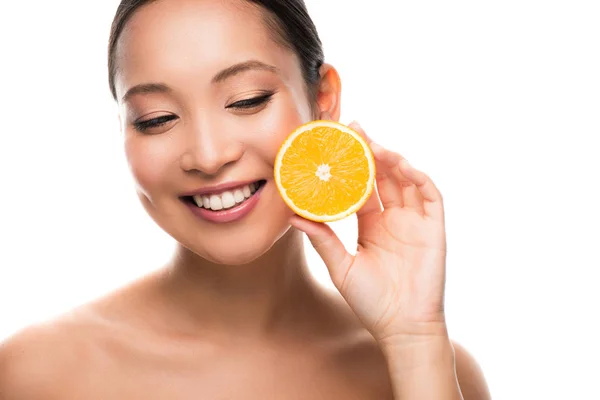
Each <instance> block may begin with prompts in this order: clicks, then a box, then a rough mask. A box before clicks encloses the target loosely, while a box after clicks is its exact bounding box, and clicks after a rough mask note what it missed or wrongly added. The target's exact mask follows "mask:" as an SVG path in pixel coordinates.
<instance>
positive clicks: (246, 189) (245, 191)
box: [242, 185, 252, 198]
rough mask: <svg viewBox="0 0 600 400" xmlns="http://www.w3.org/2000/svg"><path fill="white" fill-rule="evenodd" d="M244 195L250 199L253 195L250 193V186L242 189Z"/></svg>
mask: <svg viewBox="0 0 600 400" xmlns="http://www.w3.org/2000/svg"><path fill="white" fill-rule="evenodd" d="M242 193H244V197H245V198H248V197H250V196H251V195H252V193H250V186H248V185H246V186H244V187H243V188H242Z"/></svg>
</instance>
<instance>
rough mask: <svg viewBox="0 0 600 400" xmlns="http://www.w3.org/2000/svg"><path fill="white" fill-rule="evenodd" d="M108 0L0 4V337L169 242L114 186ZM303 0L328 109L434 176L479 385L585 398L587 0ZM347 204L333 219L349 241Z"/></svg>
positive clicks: (594, 207)
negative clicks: (322, 65) (334, 85)
mask: <svg viewBox="0 0 600 400" xmlns="http://www.w3.org/2000/svg"><path fill="white" fill-rule="evenodd" d="M117 3H118V2H117V1H116V0H110V1H109V0H103V1H79V0H77V1H76V0H70V1H64V0H63V1H41V0H38V1H27V2H24V1H10V2H3V3H2V5H1V6H0V41H1V43H0V44H1V47H0V49H1V51H2V56H1V62H0V72H1V75H0V79H1V82H2V84H1V88H2V90H1V93H2V98H1V101H2V105H1V107H0V116H1V118H2V125H1V134H0V137H1V141H0V174H1V176H0V191H1V197H0V205H1V207H0V339H1V338H4V337H6V336H8V335H10V334H11V333H13V332H15V331H17V330H19V329H21V328H22V327H23V326H25V325H27V324H29V323H32V322H33V321H36V320H40V319H45V318H49V317H51V316H52V315H55V314H56V313H60V312H62V311H65V310H67V309H70V308H72V307H73V306H74V305H77V304H79V303H81V302H84V301H86V300H88V299H91V298H94V297H96V296H98V295H101V294H104V293H105V292H107V291H109V290H111V289H112V288H116V287H118V286H121V285H123V284H124V283H126V282H128V281H129V280H132V279H135V278H136V277H138V276H140V275H143V274H145V273H147V272H149V271H151V270H153V269H155V268H157V267H159V266H160V265H161V264H162V263H163V262H164V261H165V260H167V259H168V257H169V255H170V252H171V250H172V247H173V245H172V242H171V240H170V238H169V237H168V236H167V235H166V234H164V233H163V232H162V231H160V230H159V228H157V227H156V226H155V225H154V223H153V222H152V221H151V220H150V219H149V218H148V217H147V216H146V215H145V213H144V211H143V210H142V208H141V206H140V205H139V204H138V201H137V198H136V197H135V196H134V190H133V185H132V181H131V178H130V176H129V172H128V170H127V168H126V164H125V160H124V156H123V148H122V142H121V137H120V134H119V132H118V124H117V117H116V116H117V110H116V107H115V105H114V104H113V102H112V100H111V98H110V96H109V90H108V85H107V78H106V68H105V65H106V42H107V39H108V31H109V26H110V22H111V20H112V16H113V13H114V11H115V10H116V6H117ZM307 4H308V7H309V10H310V12H311V14H312V16H313V18H314V20H315V22H316V24H317V27H318V28H319V31H320V34H321V37H322V40H323V42H324V46H325V51H326V58H327V61H328V62H330V63H332V64H334V65H335V66H336V67H337V68H338V70H339V71H340V73H341V75H342V79H343V84H344V88H343V114H342V122H345V123H349V122H350V121H351V120H352V119H358V120H359V121H360V122H361V123H362V125H363V126H364V127H365V129H366V130H367V131H368V133H369V134H370V135H371V136H373V137H374V139H376V140H377V141H379V142H380V143H382V144H384V145H387V146H389V147H391V148H393V149H395V150H397V151H399V152H400V153H402V154H403V155H404V156H406V157H407V158H408V159H409V160H410V161H411V162H412V163H413V164H414V165H415V166H416V167H417V168H420V169H422V170H424V171H425V172H427V173H428V174H429V175H430V176H431V177H432V178H433V179H434V181H435V182H436V183H437V185H438V186H439V188H440V189H441V191H442V193H443V195H444V198H445V205H446V223H447V233H448V245H449V255H448V264H447V265H448V283H447V296H446V298H447V309H448V323H449V326H450V330H451V334H452V337H453V338H454V339H456V340H458V341H459V342H461V343H463V344H464V345H465V346H466V347H467V348H468V349H469V350H470V351H471V352H472V353H473V354H474V355H475V357H476V358H477V359H478V360H479V362H480V364H481V366H482V368H483V370H484V372H485V374H486V377H487V379H488V382H489V385H490V388H491V390H492V394H493V395H494V398H495V399H563V398H571V399H575V398H586V399H591V398H596V399H599V398H600V388H599V387H598V386H597V385H595V384H593V382H597V379H598V377H599V375H600V374H599V373H600V367H598V362H599V361H598V358H599V357H600V344H599V339H600V329H599V328H598V323H597V319H598V317H599V315H600V312H599V311H598V308H599V307H600V294H599V293H600V291H599V290H598V289H597V287H598V279H597V276H598V274H597V270H598V269H599V268H600V244H599V243H598V242H599V241H600V232H599V228H598V226H599V224H600V212H599V204H600V193H599V192H600V190H599V186H600V183H599V182H600V179H599V178H598V175H599V173H600V162H599V161H598V160H599V152H600V146H599V145H598V144H597V139H598V138H599V137H600V113H599V109H600V23H599V21H600V12H599V8H600V7H599V5H598V4H599V3H598V2H595V1H576V0H569V1H566V0H564V1H549V0H545V1H533V0H504V1H495V2H491V1H485V2H484V1H475V0H472V1H467V0H456V1H441V0H438V1H415V2H396V1H391V0H386V1H383V0H380V1H369V2H365V1H348V0H343V1H342V0H339V1H334V0H327V1H322V0H308V1H307ZM366 4H368V6H367V5H366ZM354 222H355V221H354V220H353V219H348V220H346V221H343V222H340V223H337V224H335V228H336V229H337V231H338V232H339V234H340V235H341V236H342V238H343V240H344V242H345V243H346V244H348V245H349V246H350V248H352V247H353V244H352V242H353V241H354V240H355V239H356V234H355V232H354ZM346 226H349V227H350V228H351V229H344V228H345V227H346ZM309 251H310V254H309V256H310V260H311V262H312V264H313V265H314V272H315V274H317V275H318V276H319V278H320V279H322V280H323V281H324V282H326V280H327V276H326V271H325V269H324V267H323V266H322V264H321V261H320V259H319V258H318V256H316V254H315V253H314V252H313V251H312V249H309Z"/></svg>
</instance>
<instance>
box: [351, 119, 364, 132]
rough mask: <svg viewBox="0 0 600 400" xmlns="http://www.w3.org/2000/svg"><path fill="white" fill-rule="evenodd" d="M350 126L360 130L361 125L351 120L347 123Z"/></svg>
mask: <svg viewBox="0 0 600 400" xmlns="http://www.w3.org/2000/svg"><path fill="white" fill-rule="evenodd" d="M348 126H349V127H350V128H354V129H360V130H362V127H361V126H360V124H359V123H358V122H357V121H352V122H350V124H349V125H348Z"/></svg>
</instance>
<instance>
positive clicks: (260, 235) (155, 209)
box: [142, 193, 293, 265]
mask: <svg viewBox="0 0 600 400" xmlns="http://www.w3.org/2000/svg"><path fill="white" fill-rule="evenodd" d="M142 202H143V204H144V206H145V208H146V211H147V212H148V213H149V214H150V216H151V217H152V219H153V220H154V221H155V222H156V223H157V224H158V225H159V226H160V227H161V228H162V229H163V230H164V231H165V232H166V233H167V234H169V235H170V236H171V237H173V238H174V239H175V240H176V241H177V242H178V243H179V244H180V245H181V246H183V248H185V249H187V250H188V251H190V252H191V253H193V254H195V255H196V256H198V257H200V258H202V259H204V260H207V261H209V262H212V263H215V264H220V265H244V264H249V263H251V262H253V261H255V260H257V259H258V258H260V257H261V256H263V255H265V254H266V253H267V252H269V250H271V249H272V248H273V247H274V246H275V245H276V244H277V243H278V242H279V241H281V240H284V237H285V236H289V235H286V234H287V233H288V232H290V230H291V225H290V224H289V218H290V217H291V216H292V215H293V212H292V210H290V209H289V208H288V207H287V205H286V204H285V203H284V202H283V200H282V199H280V198H278V197H276V196H273V195H272V193H268V195H267V196H265V197H264V198H263V199H262V200H261V204H260V205H259V206H258V207H256V209H255V210H253V211H252V213H250V214H249V215H247V216H246V217H245V218H243V219H242V220H240V221H236V222H233V223H226V224H211V223H208V222H205V221H199V220H198V219H197V218H195V217H194V216H193V215H191V214H190V213H189V211H188V210H185V208H184V207H182V206H181V205H180V204H162V205H160V206H159V205H158V204H156V206H153V205H152V202H150V201H149V200H146V201H142ZM178 202H179V201H178ZM161 209H162V210H165V211H166V212H160V211H159V210H161ZM174 209H176V210H177V211H175V210H174ZM180 211H181V212H180Z"/></svg>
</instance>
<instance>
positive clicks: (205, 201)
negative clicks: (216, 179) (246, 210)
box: [182, 180, 267, 211]
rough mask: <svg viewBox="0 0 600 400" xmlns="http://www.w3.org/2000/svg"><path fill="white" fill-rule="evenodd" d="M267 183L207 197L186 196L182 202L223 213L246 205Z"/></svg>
mask: <svg viewBox="0 0 600 400" xmlns="http://www.w3.org/2000/svg"><path fill="white" fill-rule="evenodd" d="M266 183H267V181H266V180H260V181H257V182H254V183H250V184H248V185H242V186H240V187H237V188H233V189H229V190H224V191H223V192H220V193H210V194H206V195H196V196H184V197H182V200H183V201H184V202H186V203H189V204H192V205H194V206H195V207H198V208H202V209H205V210H210V211H223V210H229V209H232V208H235V207H237V206H240V205H242V204H244V203H245V202H246V201H248V199H250V198H251V197H252V196H254V194H255V193H256V192H257V191H258V190H259V189H260V188H262V187H263V186H264V185H265V184H266Z"/></svg>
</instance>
